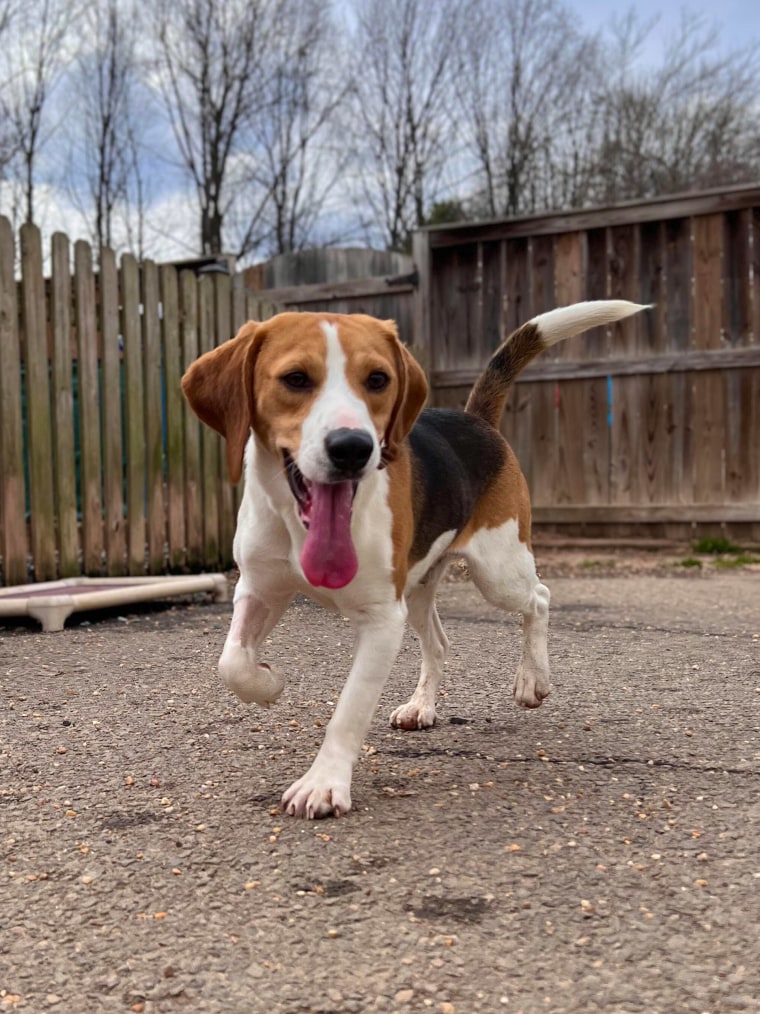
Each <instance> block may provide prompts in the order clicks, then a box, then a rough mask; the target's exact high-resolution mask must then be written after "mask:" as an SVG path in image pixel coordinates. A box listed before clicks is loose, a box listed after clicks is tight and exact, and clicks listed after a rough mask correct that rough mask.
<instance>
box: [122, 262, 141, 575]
mask: <svg viewBox="0 0 760 1014" xmlns="http://www.w3.org/2000/svg"><path fill="white" fill-rule="evenodd" d="M121 304H122V317H121V321H122V323H121V333H122V336H123V340H124V418H125V429H126V447H125V452H126V463H127V533H128V538H127V568H128V570H129V573H130V574H133V575H135V576H139V575H141V574H144V573H145V400H144V397H143V370H142V333H141V332H142V329H141V327H140V278H139V273H138V267H137V261H136V260H135V258H134V257H133V256H132V255H131V254H124V256H123V257H122V258H121Z"/></svg>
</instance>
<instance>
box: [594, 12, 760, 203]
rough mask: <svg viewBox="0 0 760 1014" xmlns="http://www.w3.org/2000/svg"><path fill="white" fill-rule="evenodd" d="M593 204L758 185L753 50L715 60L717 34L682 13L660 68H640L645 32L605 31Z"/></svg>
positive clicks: (620, 26) (758, 72) (618, 26)
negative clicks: (608, 41) (609, 42)
mask: <svg viewBox="0 0 760 1014" xmlns="http://www.w3.org/2000/svg"><path fill="white" fill-rule="evenodd" d="M613 27H614V31H613V37H614V39H615V40H616V45H614V46H613V47H612V49H611V51H610V53H609V56H608V62H607V67H606V73H605V79H606V81H607V87H606V89H605V91H604V93H603V95H602V96H601V102H600V105H601V108H602V111H603V117H602V122H601V125H600V136H599V140H598V151H597V156H596V179H595V186H594V188H593V191H592V195H591V196H592V198H593V199H596V200H598V201H599V200H600V201H604V202H608V201H619V200H624V199H629V198H643V197H650V196H654V195H656V194H664V193H672V192H674V191H678V190H691V189H698V188H701V187H709V186H718V185H721V184H726V183H737V182H741V181H742V180H749V179H752V178H755V179H756V178H757V176H758V172H759V170H760V165H758V140H759V139H760V131H758V128H757V110H756V103H757V93H758V85H760V63H759V62H758V57H757V54H756V51H755V50H754V49H751V48H748V49H746V50H744V51H736V50H734V51H730V52H725V51H721V49H720V48H719V46H718V42H719V37H718V35H717V33H716V32H715V31H713V30H711V29H710V28H709V27H708V26H706V25H705V23H704V21H703V20H702V19H700V18H698V17H694V16H692V15H688V14H683V15H682V21H681V26H680V30H679V32H678V33H677V34H676V35H675V36H674V38H673V39H672V41H671V42H670V44H669V45H668V47H667V48H666V50H665V52H664V54H663V57H662V60H661V61H660V62H659V63H655V64H654V65H653V66H652V65H650V66H646V67H643V66H642V59H641V51H642V48H643V46H644V44H645V43H646V42H647V40H648V39H649V36H650V34H651V31H652V28H653V24H652V23H650V24H648V25H642V24H641V22H640V21H639V20H638V18H637V17H636V15H635V14H634V13H633V12H631V13H630V14H628V16H627V17H626V18H625V19H623V20H622V21H618V22H616V23H615V24H614V26H613Z"/></svg>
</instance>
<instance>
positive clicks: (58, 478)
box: [50, 232, 80, 577]
mask: <svg viewBox="0 0 760 1014" xmlns="http://www.w3.org/2000/svg"><path fill="white" fill-rule="evenodd" d="M50 299H51V305H50V320H51V324H52V332H53V335H52V336H53V356H52V359H53V364H52V365H53V377H52V393H53V419H54V426H53V437H54V444H55V513H56V518H57V521H58V573H59V575H60V576H61V577H72V576H73V575H75V574H79V572H80V564H79V528H78V525H77V479H76V459H75V440H74V390H73V376H72V369H71V361H72V340H71V339H72V334H71V269H70V265H69V240H68V237H67V236H64V234H63V233H62V232H57V233H55V235H54V236H53V239H52V260H51V280H50Z"/></svg>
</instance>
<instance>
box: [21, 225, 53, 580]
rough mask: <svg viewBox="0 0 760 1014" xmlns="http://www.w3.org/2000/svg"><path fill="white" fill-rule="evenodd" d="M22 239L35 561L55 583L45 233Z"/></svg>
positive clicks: (31, 230)
mask: <svg viewBox="0 0 760 1014" xmlns="http://www.w3.org/2000/svg"><path fill="white" fill-rule="evenodd" d="M20 238H21V293H22V312H21V319H22V332H23V348H24V359H25V366H26V406H27V455H28V460H29V510H30V521H31V535H32V538H31V547H32V563H33V566H34V576H35V580H37V581H49V580H52V579H53V578H55V576H56V565H55V514H54V504H55V499H54V485H53V441H52V430H51V424H52V420H51V412H50V378H49V357H48V336H47V315H46V313H45V283H44V279H43V277H42V243H41V240H40V230H39V229H38V228H37V226H35V225H29V224H28V223H27V224H25V225H22V226H21V232H20Z"/></svg>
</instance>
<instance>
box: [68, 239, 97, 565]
mask: <svg viewBox="0 0 760 1014" xmlns="http://www.w3.org/2000/svg"><path fill="white" fill-rule="evenodd" d="M74 294H75V312H76V322H77V366H78V371H77V376H78V379H79V389H78V394H79V453H80V464H81V477H82V481H81V496H82V568H83V571H84V573H85V574H90V575H97V574H100V573H101V572H102V569H103V510H102V502H101V492H100V480H101V468H100V386H99V379H98V349H97V328H96V322H95V279H94V276H93V272H92V251H91V249H90V245H89V243H86V242H85V241H84V240H78V241H77V242H76V243H75V244H74Z"/></svg>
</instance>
